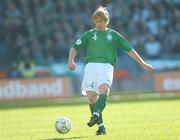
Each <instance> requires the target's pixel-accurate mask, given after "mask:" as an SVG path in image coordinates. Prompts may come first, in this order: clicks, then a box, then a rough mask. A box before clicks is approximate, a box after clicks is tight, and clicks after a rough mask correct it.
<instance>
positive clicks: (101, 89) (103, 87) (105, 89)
mask: <svg viewBox="0 0 180 140" xmlns="http://www.w3.org/2000/svg"><path fill="white" fill-rule="evenodd" d="M109 91H110V87H109V85H108V84H102V85H100V86H99V94H106V95H108V94H109Z"/></svg>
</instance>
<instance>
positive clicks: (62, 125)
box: [55, 117, 71, 134]
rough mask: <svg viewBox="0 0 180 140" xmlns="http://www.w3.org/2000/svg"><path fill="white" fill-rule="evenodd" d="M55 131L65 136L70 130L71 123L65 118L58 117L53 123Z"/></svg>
mask: <svg viewBox="0 0 180 140" xmlns="http://www.w3.org/2000/svg"><path fill="white" fill-rule="evenodd" d="M55 128H56V131H57V132H59V133H60V134H66V133H68V132H69V131H70V130H71V121H70V119H69V118H67V117H60V118H58V119H57V120H56V123H55Z"/></svg>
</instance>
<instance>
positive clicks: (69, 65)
mask: <svg viewBox="0 0 180 140" xmlns="http://www.w3.org/2000/svg"><path fill="white" fill-rule="evenodd" d="M68 67H69V69H70V70H75V69H76V64H75V63H74V61H68Z"/></svg>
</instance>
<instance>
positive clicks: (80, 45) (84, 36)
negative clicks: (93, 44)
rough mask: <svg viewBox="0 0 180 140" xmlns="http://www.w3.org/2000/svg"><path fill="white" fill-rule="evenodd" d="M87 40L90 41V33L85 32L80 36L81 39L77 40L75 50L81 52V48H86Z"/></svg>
mask: <svg viewBox="0 0 180 140" xmlns="http://www.w3.org/2000/svg"><path fill="white" fill-rule="evenodd" d="M87 40H88V32H85V33H83V34H82V35H81V36H80V38H79V39H77V40H76V42H75V44H74V46H73V48H75V49H76V50H79V49H81V48H84V47H86V44H87Z"/></svg>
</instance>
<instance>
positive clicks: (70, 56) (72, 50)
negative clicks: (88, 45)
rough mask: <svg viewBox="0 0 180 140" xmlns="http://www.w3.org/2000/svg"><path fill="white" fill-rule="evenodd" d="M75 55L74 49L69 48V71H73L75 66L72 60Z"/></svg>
mask: <svg viewBox="0 0 180 140" xmlns="http://www.w3.org/2000/svg"><path fill="white" fill-rule="evenodd" d="M76 55H77V52H76V50H75V48H71V49H70V51H69V58H68V67H69V69H70V70H75V68H76V64H75V62H74V58H75V56H76Z"/></svg>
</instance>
